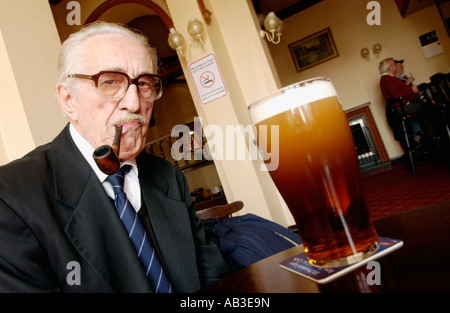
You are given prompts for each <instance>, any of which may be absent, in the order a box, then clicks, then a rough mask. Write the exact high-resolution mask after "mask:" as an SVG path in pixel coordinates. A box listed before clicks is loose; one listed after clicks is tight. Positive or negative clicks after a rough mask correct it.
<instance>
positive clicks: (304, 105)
mask: <svg viewBox="0 0 450 313" xmlns="http://www.w3.org/2000/svg"><path fill="white" fill-rule="evenodd" d="M249 112H250V117H251V120H252V123H253V124H254V125H255V126H256V131H257V133H258V136H257V138H258V146H259V148H260V150H261V151H263V152H264V151H269V150H268V149H269V147H272V143H271V142H270V141H271V140H274V139H273V138H272V136H271V135H270V129H272V127H273V126H274V125H277V127H278V131H279V138H278V141H279V142H278V146H279V151H278V158H279V159H278V168H276V169H273V170H271V171H269V172H270V175H271V177H272V179H273V181H274V183H275V185H276V186H277V188H278V190H279V192H280V194H281V195H282V197H283V199H284V200H285V202H286V204H287V206H288V207H289V210H290V212H291V213H292V215H293V217H294V220H295V222H296V224H297V228H298V231H299V235H300V237H301V239H302V241H303V245H304V249H305V252H306V255H307V257H308V259H309V262H310V263H311V264H312V265H315V266H318V267H339V266H343V265H347V264H352V263H355V262H358V261H360V260H362V259H364V258H366V257H368V256H369V255H371V254H373V253H374V252H375V251H376V250H377V248H378V245H379V240H378V235H377V233H376V231H375V229H374V227H373V224H372V221H371V219H370V216H369V213H368V210H367V207H366V204H365V201H364V198H363V196H362V194H361V191H360V172H359V164H358V159H357V155H356V147H355V144H354V141H353V136H352V133H351V130H350V126H349V124H348V120H347V117H346V115H345V113H344V111H343V109H342V107H341V104H340V102H339V98H338V95H337V93H336V90H335V89H334V86H333V84H332V83H331V81H330V80H329V79H328V78H316V79H311V80H308V81H303V82H299V83H297V84H294V85H291V86H288V87H285V88H282V89H280V90H278V91H276V92H275V93H273V94H271V95H269V96H267V97H265V98H263V99H261V100H260V101H257V102H256V103H254V104H252V105H250V106H249ZM263 125H266V126H263ZM260 127H265V129H266V130H265V131H261V132H260V131H259V128H260ZM275 146H277V145H275ZM272 155H274V154H272ZM265 162H266V163H267V162H268V161H265Z"/></svg>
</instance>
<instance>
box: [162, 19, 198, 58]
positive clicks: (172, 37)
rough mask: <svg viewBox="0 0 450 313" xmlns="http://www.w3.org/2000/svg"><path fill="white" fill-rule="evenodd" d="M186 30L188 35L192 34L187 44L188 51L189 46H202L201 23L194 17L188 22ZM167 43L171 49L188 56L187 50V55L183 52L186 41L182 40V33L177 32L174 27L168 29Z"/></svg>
mask: <svg viewBox="0 0 450 313" xmlns="http://www.w3.org/2000/svg"><path fill="white" fill-rule="evenodd" d="M187 30H188V33H189V35H191V36H192V43H191V44H189V46H188V48H189V51H190V50H191V47H200V48H203V39H202V37H203V30H204V26H203V23H202V22H200V21H199V20H198V19H196V18H192V19H190V20H189V22H188V27H187ZM168 43H169V46H170V47H171V48H172V49H174V50H177V52H179V53H180V54H181V55H182V56H183V57H185V58H189V55H190V53H189V51H188V54H187V55H186V54H185V53H184V46H185V43H186V41H185V40H184V37H183V35H182V34H180V33H179V32H177V31H176V30H175V28H171V29H170V33H169V39H168Z"/></svg>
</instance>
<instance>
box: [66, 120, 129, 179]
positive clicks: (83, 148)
mask: <svg viewBox="0 0 450 313" xmlns="http://www.w3.org/2000/svg"><path fill="white" fill-rule="evenodd" d="M69 131H70V135H71V136H72V139H73V141H74V142H75V145H76V146H77V148H78V149H79V150H80V152H81V154H82V155H83V157H84V158H85V159H86V161H87V162H88V163H89V165H90V166H91V168H92V170H93V171H94V173H95V174H96V175H97V177H98V179H99V180H100V182H104V181H105V180H106V178H107V177H108V175H106V174H105V173H103V172H102V171H101V170H100V169H99V168H98V166H97V164H96V163H95V161H94V158H93V157H92V154H93V153H94V150H95V149H94V148H93V147H92V146H91V144H90V143H89V142H88V141H87V140H86V139H84V138H83V136H81V134H80V133H79V132H78V131H77V130H76V129H75V127H74V126H73V125H72V124H70V126H69ZM125 164H129V165H131V170H132V171H134V172H135V173H136V177H138V169H137V165H136V160H134V159H133V160H127V161H124V162H123V163H122V164H121V165H125Z"/></svg>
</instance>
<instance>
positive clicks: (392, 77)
mask: <svg viewBox="0 0 450 313" xmlns="http://www.w3.org/2000/svg"><path fill="white" fill-rule="evenodd" d="M402 64H403V60H400V61H396V60H394V59H393V58H387V59H384V60H383V61H381V62H380V64H379V71H380V74H381V78H380V88H381V92H382V94H383V97H384V99H385V100H386V102H387V105H386V118H387V120H388V123H389V125H390V126H391V128H392V130H393V132H394V138H395V139H396V140H398V141H399V142H400V143H401V145H402V147H403V149H404V150H405V151H406V142H405V141H404V136H403V129H402V128H401V124H400V121H399V120H398V115H396V114H395V113H394V111H398V110H400V104H399V102H401V103H402V104H403V107H404V108H405V110H406V109H408V108H411V110H417V111H419V110H423V109H424V105H425V103H424V102H423V101H422V99H421V95H420V93H419V88H418V87H417V86H411V85H409V84H408V83H411V82H412V81H413V80H414V78H413V77H410V78H408V79H407V80H406V81H403V80H402V79H400V78H399V77H398V76H400V75H402V74H403V65H402ZM396 99H397V100H398V101H399V102H397V103H394V104H393V105H394V106H395V108H392V107H391V105H390V103H391V101H393V100H396ZM409 126H410V128H411V131H412V132H413V133H415V135H414V137H413V139H414V141H416V142H417V143H420V140H421V136H420V133H421V132H422V125H421V123H420V121H419V120H418V119H415V118H413V119H409Z"/></svg>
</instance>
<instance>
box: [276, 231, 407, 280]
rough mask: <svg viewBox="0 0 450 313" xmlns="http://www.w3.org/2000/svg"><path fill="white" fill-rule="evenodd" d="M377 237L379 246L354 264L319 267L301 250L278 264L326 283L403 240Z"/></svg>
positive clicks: (386, 251)
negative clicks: (309, 260)
mask: <svg viewBox="0 0 450 313" xmlns="http://www.w3.org/2000/svg"><path fill="white" fill-rule="evenodd" d="M379 239H380V246H379V247H378V249H377V251H376V252H375V253H374V254H372V255H371V256H369V257H367V258H366V259H364V260H361V261H359V262H357V263H354V264H350V265H346V266H341V267H335V268H319V267H315V266H313V265H311V264H310V263H309V262H308V259H307V257H306V254H305V252H302V253H300V254H298V255H296V256H293V257H291V258H289V259H287V260H285V261H283V262H281V263H280V264H279V265H280V266H281V267H282V268H284V269H286V270H288V271H291V272H294V273H295V274H298V275H300V276H303V277H305V278H308V279H310V280H312V281H315V282H316V283H319V284H326V283H329V282H331V281H333V280H335V279H336V278H339V277H341V276H343V275H345V274H347V273H348V272H351V271H353V270H354V269H356V268H358V267H361V266H363V265H365V264H367V263H369V262H370V261H373V260H376V259H378V258H380V257H382V256H384V255H386V254H388V253H391V252H393V251H395V250H397V249H399V248H400V247H402V246H403V241H401V240H399V239H391V238H385V237H380V238H379Z"/></svg>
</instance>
